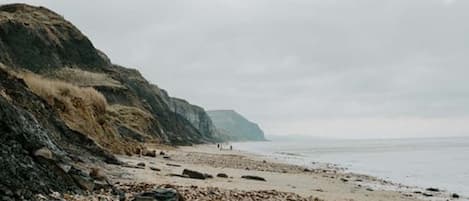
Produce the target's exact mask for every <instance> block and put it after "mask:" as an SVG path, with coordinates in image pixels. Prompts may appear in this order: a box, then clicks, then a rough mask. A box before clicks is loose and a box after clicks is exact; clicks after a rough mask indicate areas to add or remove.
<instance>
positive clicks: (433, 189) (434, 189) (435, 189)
mask: <svg viewBox="0 0 469 201" xmlns="http://www.w3.org/2000/svg"><path fill="white" fill-rule="evenodd" d="M425 190H427V191H430V192H440V189H438V188H433V187H430V188H427V189H425Z"/></svg>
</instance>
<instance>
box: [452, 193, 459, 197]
mask: <svg viewBox="0 0 469 201" xmlns="http://www.w3.org/2000/svg"><path fill="white" fill-rule="evenodd" d="M459 197H460V196H459V195H458V194H456V193H452V194H451V198H459Z"/></svg>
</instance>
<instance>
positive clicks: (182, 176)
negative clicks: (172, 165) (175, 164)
mask: <svg viewBox="0 0 469 201" xmlns="http://www.w3.org/2000/svg"><path fill="white" fill-rule="evenodd" d="M167 175H168V176H170V177H181V178H189V177H188V176H187V175H182V174H174V173H170V174H167Z"/></svg>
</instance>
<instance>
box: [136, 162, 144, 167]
mask: <svg viewBox="0 0 469 201" xmlns="http://www.w3.org/2000/svg"><path fill="white" fill-rule="evenodd" d="M137 166H139V167H145V163H144V162H140V163H137Z"/></svg>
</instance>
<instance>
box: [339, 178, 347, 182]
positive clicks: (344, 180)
mask: <svg viewBox="0 0 469 201" xmlns="http://www.w3.org/2000/svg"><path fill="white" fill-rule="evenodd" d="M340 181H342V182H348V179H345V178H340Z"/></svg>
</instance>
